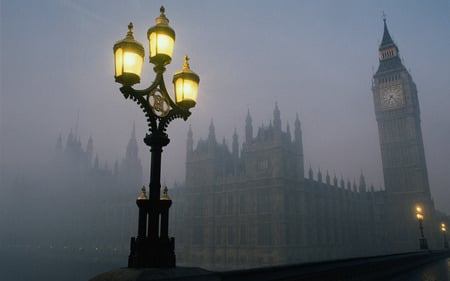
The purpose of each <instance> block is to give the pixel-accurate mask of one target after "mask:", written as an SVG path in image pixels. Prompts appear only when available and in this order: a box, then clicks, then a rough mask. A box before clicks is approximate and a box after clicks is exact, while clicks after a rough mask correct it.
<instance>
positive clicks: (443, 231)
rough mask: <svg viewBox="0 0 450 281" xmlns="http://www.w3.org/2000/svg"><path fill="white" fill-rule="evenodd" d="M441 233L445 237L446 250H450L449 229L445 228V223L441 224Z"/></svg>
mask: <svg viewBox="0 0 450 281" xmlns="http://www.w3.org/2000/svg"><path fill="white" fill-rule="evenodd" d="M441 231H442V234H443V236H444V248H445V249H448V241H447V227H446V226H445V223H441Z"/></svg>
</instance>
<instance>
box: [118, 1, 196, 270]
mask: <svg viewBox="0 0 450 281" xmlns="http://www.w3.org/2000/svg"><path fill="white" fill-rule="evenodd" d="M147 37H148V40H149V49H150V63H152V64H153V65H154V68H153V70H154V71H155V73H156V77H155V80H154V81H153V83H152V84H151V85H150V86H149V87H148V88H146V89H144V90H135V89H134V88H133V87H132V86H133V85H134V84H137V83H139V82H140V78H141V70H142V65H143V61H144V47H143V46H142V44H141V43H139V42H138V41H136V40H135V39H134V35H133V24H132V23H130V24H129V25H128V33H127V35H126V37H125V38H124V39H123V40H120V41H117V42H116V43H115V44H114V47H113V51H114V61H115V80H116V82H118V83H121V84H122V87H121V88H120V91H121V92H122V94H123V96H124V97H125V98H126V99H128V98H130V99H131V100H133V101H135V102H136V103H137V104H138V105H139V106H140V107H141V108H142V110H143V111H144V113H145V116H146V118H147V123H148V129H149V133H148V134H146V136H145V138H144V142H145V144H146V145H148V146H150V151H151V168H150V185H149V196H148V197H147V194H146V192H145V186H144V187H142V191H141V195H140V196H139V197H138V198H137V200H136V204H137V205H138V208H139V221H138V235H137V237H136V238H135V237H132V238H131V245H130V255H129V258H128V267H132V268H140V267H175V252H174V249H175V239H174V238H173V237H172V238H169V236H168V220H169V218H168V217H169V215H168V214H169V208H170V206H171V204H172V200H170V198H169V196H168V194H167V188H166V189H165V190H164V195H163V196H162V197H160V190H161V153H162V148H163V147H164V146H166V145H167V144H169V141H170V139H169V137H168V135H167V133H166V129H167V126H168V125H169V123H170V122H171V121H172V120H174V119H176V118H182V119H184V120H187V118H188V117H189V116H190V115H191V112H190V111H189V110H190V108H192V107H194V106H195V103H196V99H197V92H198V84H199V82H200V78H199V76H198V75H197V74H195V73H194V72H193V71H192V70H191V69H190V68H189V61H188V60H189V58H188V57H187V56H185V57H184V65H183V69H182V70H181V71H179V72H177V73H176V74H175V75H174V77H173V84H174V88H175V100H173V99H172V98H171V97H170V95H169V93H168V92H167V89H166V85H165V83H164V78H163V73H164V72H165V70H166V68H165V66H166V65H168V64H169V63H170V62H171V61H172V52H173V48H174V45H175V31H174V30H173V29H172V28H171V27H170V26H169V20H168V19H167V17H166V15H165V9H164V7H161V9H160V16H159V17H158V18H156V25H155V26H153V27H151V28H149V30H148V32H147Z"/></svg>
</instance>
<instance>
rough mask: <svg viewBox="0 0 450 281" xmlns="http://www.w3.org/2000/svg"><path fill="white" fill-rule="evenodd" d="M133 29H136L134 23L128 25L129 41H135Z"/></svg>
mask: <svg viewBox="0 0 450 281" xmlns="http://www.w3.org/2000/svg"><path fill="white" fill-rule="evenodd" d="M133 29H134V25H133V23H132V22H130V23H129V24H128V32H127V37H126V38H128V39H134V35H133Z"/></svg>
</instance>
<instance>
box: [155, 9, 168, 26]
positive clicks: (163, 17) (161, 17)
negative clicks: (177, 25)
mask: <svg viewBox="0 0 450 281" xmlns="http://www.w3.org/2000/svg"><path fill="white" fill-rule="evenodd" d="M159 12H160V15H159V17H157V18H156V24H157V25H158V24H159V25H169V19H168V18H167V17H166V14H165V12H166V9H165V8H164V6H161V8H159Z"/></svg>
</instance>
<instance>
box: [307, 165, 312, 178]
mask: <svg viewBox="0 0 450 281" xmlns="http://www.w3.org/2000/svg"><path fill="white" fill-rule="evenodd" d="M308 176H309V179H310V180H312V179H313V170H312V168H311V163H309V171H308Z"/></svg>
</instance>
